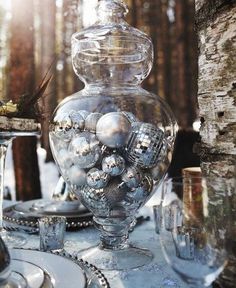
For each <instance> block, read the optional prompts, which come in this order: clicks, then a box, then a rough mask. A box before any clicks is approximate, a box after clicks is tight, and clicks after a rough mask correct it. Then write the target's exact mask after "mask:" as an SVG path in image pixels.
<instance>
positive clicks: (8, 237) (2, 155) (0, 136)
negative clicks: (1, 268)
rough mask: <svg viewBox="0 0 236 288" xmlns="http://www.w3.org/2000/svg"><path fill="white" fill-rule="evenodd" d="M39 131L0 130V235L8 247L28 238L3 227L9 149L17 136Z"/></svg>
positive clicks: (19, 244)
mask: <svg viewBox="0 0 236 288" xmlns="http://www.w3.org/2000/svg"><path fill="white" fill-rule="evenodd" d="M39 134H40V132H39V131H13V130H11V131H1V132H0V236H1V238H2V239H3V241H4V242H5V243H6V244H7V246H8V247H19V246H22V245H24V244H25V243H26V238H25V237H23V236H21V235H15V234H14V235H13V233H12V232H11V233H9V232H8V231H6V230H5V229H4V227H3V193H4V171H5V159H6V154H7V149H8V146H9V144H10V143H11V141H12V140H13V139H14V138H15V137H17V136H37V135H39Z"/></svg>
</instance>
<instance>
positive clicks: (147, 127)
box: [125, 122, 164, 168]
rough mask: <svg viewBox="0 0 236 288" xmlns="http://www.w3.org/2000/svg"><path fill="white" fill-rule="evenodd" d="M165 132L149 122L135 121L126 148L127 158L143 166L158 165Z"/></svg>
mask: <svg viewBox="0 0 236 288" xmlns="http://www.w3.org/2000/svg"><path fill="white" fill-rule="evenodd" d="M163 139H164V132H163V131H162V130H161V129H159V128H157V127H156V126H154V125H152V124H149V123H139V122H137V123H135V124H133V125H132V132H131V136H130V138H129V142H128V144H127V146H126V148H125V155H126V157H127V160H128V161H130V162H131V163H135V164H136V165H138V166H140V167H142V168H151V167H154V166H155V165H156V163H157V162H158V159H159V154H160V151H161V148H162V145H163Z"/></svg>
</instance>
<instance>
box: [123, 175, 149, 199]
mask: <svg viewBox="0 0 236 288" xmlns="http://www.w3.org/2000/svg"><path fill="white" fill-rule="evenodd" d="M152 189H153V180H152V179H151V178H150V177H148V176H145V177H144V178H143V180H142V182H141V184H140V185H139V186H138V187H137V188H134V189H132V191H131V192H130V193H128V195H127V196H128V197H129V198H130V199H132V200H133V201H135V202H140V204H142V203H143V202H144V201H146V199H147V198H148V196H149V195H150V193H151V191H152Z"/></svg>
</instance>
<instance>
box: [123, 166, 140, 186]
mask: <svg viewBox="0 0 236 288" xmlns="http://www.w3.org/2000/svg"><path fill="white" fill-rule="evenodd" d="M121 179H122V181H123V182H124V183H125V184H126V185H127V186H128V187H129V188H137V187H138V186H139V185H140V183H141V181H142V173H141V172H140V171H139V170H138V169H137V168H136V167H128V168H127V169H126V171H125V172H124V173H123V174H122V175H121Z"/></svg>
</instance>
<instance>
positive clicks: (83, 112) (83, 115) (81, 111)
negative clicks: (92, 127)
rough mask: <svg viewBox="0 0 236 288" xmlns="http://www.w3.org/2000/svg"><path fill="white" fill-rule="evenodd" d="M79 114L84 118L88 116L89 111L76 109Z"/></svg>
mask: <svg viewBox="0 0 236 288" xmlns="http://www.w3.org/2000/svg"><path fill="white" fill-rule="evenodd" d="M78 112H79V114H80V115H81V116H82V117H83V118H84V120H85V119H86V118H87V117H88V116H89V114H90V112H88V111H86V110H80V111H78Z"/></svg>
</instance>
